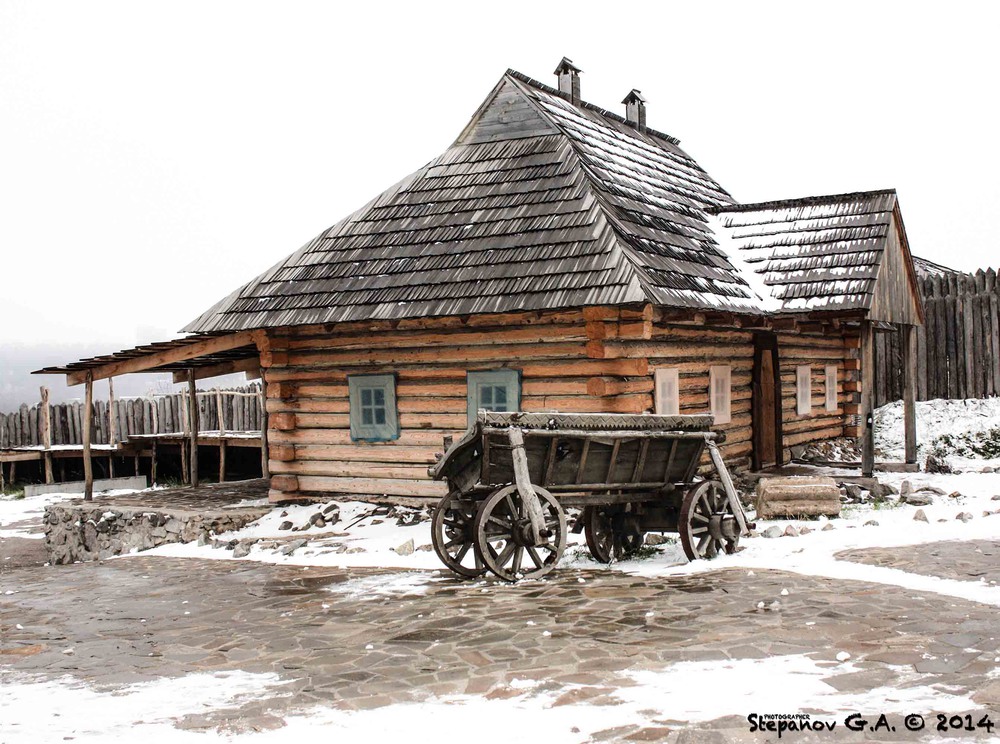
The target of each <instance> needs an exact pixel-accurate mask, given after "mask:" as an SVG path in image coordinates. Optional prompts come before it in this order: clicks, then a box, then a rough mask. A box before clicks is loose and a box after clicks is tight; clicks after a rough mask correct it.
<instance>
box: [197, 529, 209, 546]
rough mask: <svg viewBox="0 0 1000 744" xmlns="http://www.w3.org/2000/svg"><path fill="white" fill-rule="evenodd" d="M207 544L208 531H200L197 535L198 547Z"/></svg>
mask: <svg viewBox="0 0 1000 744" xmlns="http://www.w3.org/2000/svg"><path fill="white" fill-rule="evenodd" d="M208 544H209V539H208V533H207V532H202V533H201V534H200V535H198V547H199V548H203V547H205V546H206V545H208Z"/></svg>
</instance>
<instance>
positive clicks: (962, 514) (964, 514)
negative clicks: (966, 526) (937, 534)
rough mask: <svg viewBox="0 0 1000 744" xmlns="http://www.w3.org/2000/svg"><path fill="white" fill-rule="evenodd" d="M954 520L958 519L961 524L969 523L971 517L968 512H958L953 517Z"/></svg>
mask: <svg viewBox="0 0 1000 744" xmlns="http://www.w3.org/2000/svg"><path fill="white" fill-rule="evenodd" d="M955 519H959V520H961V521H962V522H969V521H971V520H972V515H971V514H969V512H959V513H958V514H956V515H955Z"/></svg>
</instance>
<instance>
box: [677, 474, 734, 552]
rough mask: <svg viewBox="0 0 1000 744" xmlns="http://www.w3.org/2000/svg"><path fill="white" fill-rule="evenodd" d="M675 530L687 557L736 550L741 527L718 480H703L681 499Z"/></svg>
mask: <svg viewBox="0 0 1000 744" xmlns="http://www.w3.org/2000/svg"><path fill="white" fill-rule="evenodd" d="M678 531H679V532H680V535H681V545H682V546H683V547H684V553H685V555H687V557H688V559H689V560H692V561H694V560H698V559H699V558H714V557H715V556H717V555H718V554H719V552H720V551H725V552H726V553H733V552H735V551H736V546H737V544H738V543H739V541H740V528H739V525H738V523H737V522H736V517H735V515H734V514H733V508H732V505H731V504H730V503H729V499H728V498H726V492H725V489H723V487H722V484H721V483H720V482H719V481H704V482H702V483H699V484H698V485H696V486H692V487H691V488H690V489H689V490H688V492H687V494H685V496H684V500H683V501H682V502H681V513H680V518H679V520H678Z"/></svg>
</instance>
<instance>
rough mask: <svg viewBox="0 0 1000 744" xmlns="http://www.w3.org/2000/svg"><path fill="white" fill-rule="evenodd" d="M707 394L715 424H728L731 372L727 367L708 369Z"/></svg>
mask: <svg viewBox="0 0 1000 744" xmlns="http://www.w3.org/2000/svg"><path fill="white" fill-rule="evenodd" d="M708 378H709V393H710V397H711V400H712V415H713V416H715V423H716V424H728V423H729V421H730V420H731V418H732V416H731V415H730V410H729V409H730V400H731V398H732V385H731V380H732V371H731V368H730V367H728V366H719V367H710V368H709V375H708Z"/></svg>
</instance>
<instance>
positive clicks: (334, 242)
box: [44, 58, 922, 502]
mask: <svg viewBox="0 0 1000 744" xmlns="http://www.w3.org/2000/svg"><path fill="white" fill-rule="evenodd" d="M555 75H556V85H555V86H554V87H550V86H548V85H545V84H542V83H540V82H538V81H536V80H533V79H531V78H529V77H527V76H525V75H523V74H521V73H518V72H515V71H513V70H509V71H507V72H506V73H505V74H504V75H503V76H502V78H501V79H500V81H499V82H498V83H497V84H496V86H495V87H494V88H493V89H492V90H491V91H490V92H489V94H488V95H487V96H486V98H485V100H484V101H483V103H482V105H481V106H480V107H479V109H478V110H477V111H476V112H475V114H474V115H473V116H472V119H471V121H470V122H469V123H468V124H467V125H466V126H465V128H464V129H463V130H462V131H461V133H460V134H459V136H458V138H457V139H456V140H455V142H454V144H453V145H452V146H451V147H450V148H448V150H447V151H446V152H444V153H443V154H441V155H440V156H439V157H437V158H435V159H434V160H432V161H431V162H429V163H428V164H427V165H425V166H424V167H423V168H421V169H420V170H418V171H417V172H415V173H413V174H411V175H409V176H407V177H405V178H404V179H403V180H401V181H400V182H399V183H397V184H396V185H395V186H393V187H391V188H390V189H388V190H386V191H385V192H383V193H381V194H379V195H378V196H376V197H375V198H374V199H373V200H371V201H370V202H368V203H367V204H366V205H365V206H363V207H362V208H361V209H359V210H358V211H356V212H355V213H353V214H351V215H349V216H348V217H346V218H344V219H342V220H341V221H339V222H337V223H336V224H335V225H334V226H333V227H331V228H329V229H327V230H324V231H323V232H322V233H320V234H319V235H317V236H316V237H315V238H313V239H312V240H310V241H309V242H308V243H306V244H305V245H304V246H303V247H302V248H300V249H299V250H298V251H296V252H294V253H293V254H291V255H290V256H288V257H287V258H285V259H284V260H282V261H280V262H279V263H277V264H276V265H275V266H274V267H273V268H271V269H269V270H268V271H266V272H264V273H263V274H261V275H260V276H259V277H257V278H256V279H255V280H253V281H252V282H250V283H248V284H246V285H245V286H242V287H240V288H238V289H237V290H236V291H234V292H232V293H231V294H230V295H228V296H227V297H225V298H224V299H222V300H221V301H219V302H218V303H217V304H215V305H214V306H212V307H211V308H209V309H208V310H207V311H206V312H204V313H203V314H201V315H200V316H199V317H198V318H197V319H195V320H194V321H192V322H191V323H190V324H189V325H188V326H187V327H186V328H185V329H184V331H185V332H187V333H189V334H191V335H189V336H188V337H186V338H183V339H179V340H176V341H171V342H166V343H164V344H159V345H152V346H147V347H139V348H137V349H134V350H130V351H128V352H120V353H119V354H116V355H110V356H108V357H98V358H95V359H90V360H83V361H81V362H77V363H74V364H70V365H66V366H65V367H59V368H50V369H48V370H44V371H47V372H60V373H65V374H67V376H68V379H69V381H70V383H71V384H72V383H87V384H88V386H89V385H90V384H91V383H92V381H93V380H94V379H100V378H102V377H108V376H111V375H115V374H122V373H125V372H135V371H161V370H170V371H174V372H175V377H176V379H178V380H180V379H187V380H189V384H190V385H191V386H192V387H193V386H194V384H195V380H196V379H200V378H203V377H208V376H211V375H213V374H221V373H224V372H229V371H233V370H237V369H242V370H251V369H252V370H256V369H257V368H259V370H260V374H261V376H262V377H263V380H264V383H265V389H266V413H267V425H266V427H265V432H264V434H265V436H264V437H262V439H263V446H264V452H265V465H266V471H267V472H268V474H269V477H270V484H271V488H270V498H271V500H272V501H275V502H279V501H287V500H300V499H318V498H328V497H330V496H341V495H345V494H352V495H383V494H385V495H390V496H397V497H422V498H439V497H441V496H443V495H444V493H443V490H442V489H443V484H441V483H439V482H436V481H433V480H430V479H429V477H428V475H427V468H428V465H430V464H432V463H434V461H435V458H436V456H438V453H440V452H441V451H442V447H443V441H444V440H445V438H446V437H455V436H458V435H460V434H461V433H462V431H463V430H464V429H465V428H466V426H467V424H468V423H469V421H470V420H471V418H472V417H474V416H475V413H476V411H477V410H479V409H486V410H498V411H503V410H522V411H535V412H544V411H558V412H617V413H632V414H641V413H646V412H649V413H654V412H655V413H665V414H671V413H682V414H688V413H690V414H694V413H711V414H712V415H713V416H714V418H715V427H716V428H717V429H720V430H722V431H724V432H725V433H726V435H727V436H726V442H725V444H724V447H723V454H724V457H725V459H726V460H727V462H728V463H729V464H730V466H732V467H735V468H737V469H746V468H755V469H758V468H765V467H768V466H773V465H780V464H781V463H783V462H786V461H787V460H788V459H789V457H790V453H791V450H792V448H794V447H796V446H798V445H804V444H808V443H810V442H815V441H820V440H825V439H829V438H833V437H841V436H848V437H859V436H860V437H862V439H863V442H864V463H863V465H864V469H865V470H866V471H867V473H870V471H871V469H872V466H873V462H874V450H873V437H872V402H871V394H872V385H873V378H872V377H871V375H870V374H869V373H870V370H871V369H872V367H873V362H872V354H873V351H872V348H873V344H872V339H873V334H875V333H877V332H878V331H879V330H884V329H888V328H894V327H896V326H901V327H902V328H903V330H904V335H906V336H907V337H909V338H911V339H912V338H913V337H914V334H912V333H909V330H911V329H912V328H913V327H915V326H916V325H919V324H920V323H921V322H922V309H921V304H920V299H919V294H918V292H917V285H916V277H915V273H914V266H913V259H912V256H911V254H910V250H909V246H908V243H907V238H906V231H905V229H904V226H903V220H902V215H901V212H900V208H899V201H898V199H897V196H896V194H895V192H894V191H891V190H888V191H871V192H859V193H851V194H839V195H834V196H820V197H816V196H813V197H807V198H800V199H785V200H781V201H771V202H766V203H758V204H740V203H738V202H737V201H736V200H735V199H734V198H733V197H732V196H730V194H729V193H728V192H727V191H726V190H725V189H724V188H723V187H722V186H721V185H720V184H719V183H718V182H716V181H715V180H714V179H713V178H712V177H711V176H710V175H709V174H708V173H706V172H705V170H704V169H703V168H701V167H700V166H699V165H698V163H697V162H695V160H694V159H693V158H692V157H691V156H690V155H688V154H687V153H686V152H685V151H684V150H682V149H681V147H680V144H679V141H678V140H677V139H675V138H674V137H671V136H669V135H667V134H664V133H662V132H659V131H657V130H654V129H652V128H651V127H649V126H648V125H647V123H646V121H647V111H646V108H647V107H646V100H645V98H644V97H643V96H642V94H641V92H640V91H638V90H632V91H630V92H629V93H628V95H627V96H626V97H625V99H624V100H623V102H622V103H623V104H624V107H625V109H624V116H622V115H619V114H615V113H612V112H610V111H607V110H605V109H602V108H599V107H598V106H595V105H593V104H591V103H588V102H586V101H584V100H582V98H581V96H580V70H579V68H577V67H576V66H575V65H574V64H573V63H572V62H571V61H570V60H568V59H565V58H564V59H563V60H562V61H561V62H560V64H559V66H558V67H557V69H556V71H555ZM911 353H912V348H911ZM911 387H912V386H911ZM910 392H911V393H912V391H910ZM906 421H907V432H908V434H907V460H908V461H911V462H912V461H915V458H916V439H915V427H914V422H913V397H912V395H911V397H910V398H909V399H908V401H907V417H906ZM194 467H197V463H196V460H195V463H194Z"/></svg>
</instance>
